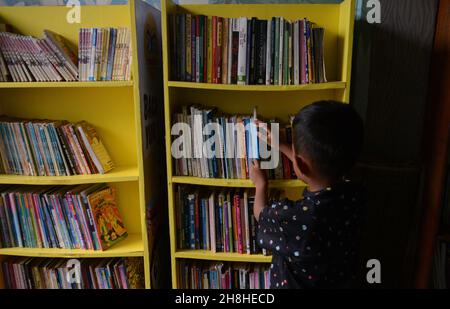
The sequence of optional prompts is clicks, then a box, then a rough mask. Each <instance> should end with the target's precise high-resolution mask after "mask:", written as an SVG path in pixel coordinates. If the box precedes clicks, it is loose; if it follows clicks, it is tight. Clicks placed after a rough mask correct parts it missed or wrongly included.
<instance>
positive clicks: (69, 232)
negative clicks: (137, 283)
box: [0, 184, 127, 250]
mask: <svg viewBox="0 0 450 309" xmlns="http://www.w3.org/2000/svg"><path fill="white" fill-rule="evenodd" d="M0 190H1V193H0V194H1V198H0V228H1V229H0V247H6V248H8V247H26V248H64V249H89V250H105V249H107V248H109V247H111V246H113V245H114V244H116V243H118V242H119V241H121V240H123V239H124V238H126V237H127V230H126V228H125V226H124V223H123V220H122V218H121V216H120V214H119V211H118V208H117V198H116V190H115V188H112V187H109V186H108V185H106V184H95V185H90V184H88V185H79V186H73V187H67V186H54V187H48V186H45V187H36V186H3V187H1V188H0Z"/></svg>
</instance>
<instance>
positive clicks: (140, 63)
mask: <svg viewBox="0 0 450 309" xmlns="http://www.w3.org/2000/svg"><path fill="white" fill-rule="evenodd" d="M152 10H154V9H153V8H152V7H150V6H149V5H148V4H146V3H145V2H143V1H134V0H131V1H128V4H126V5H99V6H82V7H81V23H79V24H69V23H67V21H66V15H67V13H68V11H69V8H66V7H65V6H25V7H1V10H0V20H1V21H2V22H5V23H8V24H11V25H12V26H13V27H14V28H15V30H17V31H19V32H20V33H22V34H27V35H32V36H35V37H42V33H43V30H44V29H49V30H52V31H54V32H56V33H58V34H60V35H62V36H63V37H65V38H66V39H67V40H68V41H69V43H70V44H71V45H72V47H73V48H74V49H76V48H77V47H76V46H77V44H78V30H79V29H80V28H83V27H86V28H87V27H128V28H130V29H131V33H132V37H131V44H132V58H133V59H132V64H133V67H132V80H130V81H102V82H27V83H13V82H4V83H0V113H1V114H6V115H10V116H16V117H25V118H41V119H65V120H69V121H72V122H76V121H80V120H86V121H88V122H89V123H92V124H93V125H94V126H95V128H96V129H97V131H98V132H99V134H100V136H101V137H102V138H103V140H104V143H105V146H106V147H107V149H108V150H109V152H110V154H111V156H112V159H113V160H114V162H115V164H116V168H114V169H113V170H112V171H111V172H109V173H107V174H104V175H77V176H54V177H37V176H36V177H30V176H16V175H0V183H1V184H27V185H74V184H85V183H99V182H106V183H111V184H112V185H113V186H115V187H116V188H117V192H118V198H119V211H120V213H121V215H122V217H123V220H124V223H125V226H126V228H127V230H128V233H129V235H128V237H127V238H126V239H125V240H123V241H121V242H120V243H118V244H116V245H115V246H113V247H111V248H109V249H107V250H105V251H93V250H68V249H38V248H36V249H35V248H3V249H0V260H1V259H2V258H4V257H6V256H30V257H49V258H50V257H59V258H103V257H105V258H106V257H131V256H134V257H141V258H142V262H143V264H144V272H145V274H144V275H145V287H146V288H150V287H151V282H150V257H151V252H150V251H151V249H150V248H151V244H152V235H147V222H146V221H147V219H146V205H147V204H148V203H149V200H150V199H151V197H152V194H153V192H152V191H151V189H150V187H151V184H150V183H149V179H151V175H150V172H149V165H150V164H152V159H151V157H150V155H149V152H148V151H147V152H145V151H144V148H145V147H144V144H143V137H142V135H143V132H144V129H143V126H144V120H143V119H144V118H143V110H144V106H143V104H144V101H145V100H144V99H143V96H144V94H148V93H149V92H150V91H151V90H152V89H150V83H149V82H148V81H149V80H150V78H149V76H148V75H149V74H150V73H149V71H150V70H149V69H148V61H147V60H146V57H148V55H149V54H148V52H147V53H146V51H144V50H142V49H143V46H144V43H142V42H141V40H143V39H144V37H145V36H144V35H142V34H143V33H144V30H145V29H148V27H156V24H151V23H150V21H151V18H150V17H149V15H150V14H156V13H154V12H153V13H152ZM0 271H1V270H0ZM2 280H3V276H0V287H3V286H4V283H3V282H2Z"/></svg>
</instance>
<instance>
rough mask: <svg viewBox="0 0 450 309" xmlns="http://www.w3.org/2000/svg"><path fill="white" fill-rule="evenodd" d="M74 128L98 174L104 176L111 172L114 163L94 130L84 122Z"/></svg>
mask: <svg viewBox="0 0 450 309" xmlns="http://www.w3.org/2000/svg"><path fill="white" fill-rule="evenodd" d="M76 128H77V130H78V132H79V133H80V136H81V138H82V140H83V144H84V147H85V148H86V150H87V151H88V152H89V156H90V157H91V159H92V161H93V163H94V165H95V167H96V168H97V170H98V172H99V173H100V174H104V173H106V172H108V171H110V170H112V169H113V168H114V163H113V161H112V159H111V157H110V155H109V153H108V151H107V150H106V148H105V146H104V145H103V142H102V140H101V139H100V136H99V135H98V134H97V131H96V130H95V128H94V127H93V126H91V125H90V124H88V123H87V122H85V121H82V122H79V123H77V124H76Z"/></svg>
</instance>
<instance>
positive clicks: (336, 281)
mask: <svg viewBox="0 0 450 309" xmlns="http://www.w3.org/2000/svg"><path fill="white" fill-rule="evenodd" d="M364 201H365V195H364V191H363V189H362V187H361V186H359V185H357V184H354V183H352V182H350V181H348V180H346V181H343V182H342V183H339V184H336V185H334V186H332V187H328V188H326V189H324V190H322V191H319V192H310V191H308V190H307V189H305V191H304V192H303V197H302V199H301V200H299V201H290V200H283V201H277V202H274V203H273V204H272V205H271V206H269V207H266V208H265V209H264V210H263V211H262V212H261V214H260V217H259V221H258V222H259V228H258V237H257V241H258V244H259V246H260V247H261V248H264V249H267V250H270V251H271V252H272V256H273V258H272V264H271V266H270V268H271V270H270V271H271V278H270V284H271V288H275V289H277V288H280V289H282V288H339V287H346V286H347V285H348V283H349V282H350V280H351V278H352V276H353V266H354V265H355V258H356V249H357V246H358V239H359V227H360V226H359V221H360V216H361V211H362V208H363V206H364Z"/></svg>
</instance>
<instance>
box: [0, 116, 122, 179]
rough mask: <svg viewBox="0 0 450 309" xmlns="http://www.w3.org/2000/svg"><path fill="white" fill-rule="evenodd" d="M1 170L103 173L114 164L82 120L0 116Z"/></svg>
mask: <svg viewBox="0 0 450 309" xmlns="http://www.w3.org/2000/svg"><path fill="white" fill-rule="evenodd" d="M0 137H1V139H0V157H1V163H2V164H1V165H0V172H2V173H4V174H16V175H26V176H68V175H84V174H97V173H100V174H104V173H106V172H108V171H110V170H111V169H113V167H114V164H113V162H112V160H111V157H110V155H109V153H108V151H107V150H106V148H105V146H104V144H103V142H102V140H101V138H100V137H99V135H98V134H97V132H96V130H95V129H94V127H93V126H91V125H90V124H88V123H87V122H85V121H81V122H78V123H75V124H72V123H69V122H67V121H53V120H36V119H32V120H27V119H19V118H12V117H7V116H0Z"/></svg>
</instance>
